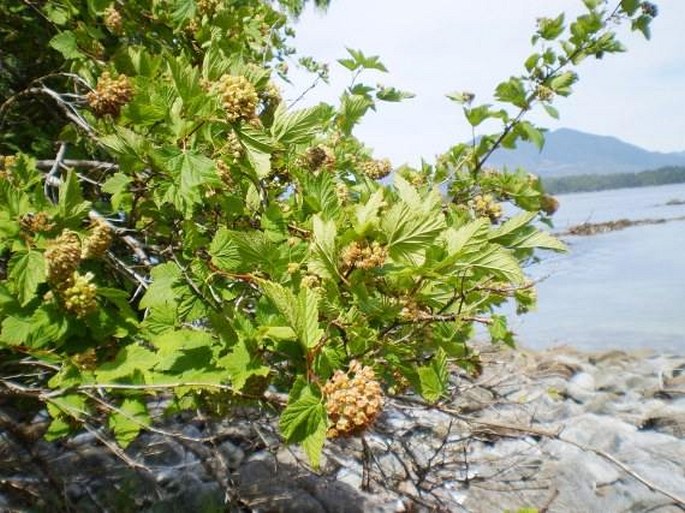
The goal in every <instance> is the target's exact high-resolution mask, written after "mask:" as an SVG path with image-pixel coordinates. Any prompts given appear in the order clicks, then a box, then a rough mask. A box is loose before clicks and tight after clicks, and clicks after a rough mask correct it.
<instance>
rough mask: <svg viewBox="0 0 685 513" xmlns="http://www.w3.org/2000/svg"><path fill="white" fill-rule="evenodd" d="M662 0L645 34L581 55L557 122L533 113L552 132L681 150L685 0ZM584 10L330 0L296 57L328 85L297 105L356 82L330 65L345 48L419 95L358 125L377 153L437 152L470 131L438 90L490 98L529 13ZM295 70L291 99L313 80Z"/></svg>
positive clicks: (305, 19)
mask: <svg viewBox="0 0 685 513" xmlns="http://www.w3.org/2000/svg"><path fill="white" fill-rule="evenodd" d="M657 5H658V7H659V15H658V17H657V18H656V19H655V20H654V21H653V23H652V39H651V41H645V40H644V38H643V37H642V36H641V34H639V33H636V32H630V31H627V30H625V31H621V32H620V33H621V40H622V41H623V42H624V45H625V46H626V47H627V48H628V51H627V52H626V53H622V54H613V55H607V56H605V57H604V58H603V59H602V60H596V59H586V60H585V61H584V62H583V63H581V65H580V67H579V68H578V69H577V71H578V73H579V75H580V81H579V82H578V83H577V84H576V85H575V86H574V93H573V94H572V95H571V97H569V98H559V99H558V100H557V101H556V102H555V104H554V105H555V107H557V108H558V110H559V111H560V114H561V116H560V120H559V121H555V120H553V119H552V118H550V117H549V116H547V115H546V114H544V113H540V114H535V113H533V114H532V116H531V117H530V118H529V119H530V120H531V121H533V122H536V123H538V124H540V125H541V126H543V127H546V128H550V129H554V128H560V127H567V128H573V129H576V130H582V131H584V132H589V133H594V134H599V135H610V136H615V137H618V138H619V139H621V140H623V141H626V142H628V143H631V144H635V145H637V146H640V147H642V148H645V149H648V150H652V151H664V152H668V151H685V29H683V25H684V24H685V1H683V0H657ZM583 9H584V7H583V5H582V2H581V0H548V1H541V0H480V1H469V2H466V1H460V0H424V1H423V2H417V1H416V0H332V2H331V6H330V8H329V9H328V11H327V12H326V13H321V12H319V11H316V10H315V9H313V8H309V9H308V10H307V11H306V12H305V13H304V14H303V15H302V16H301V18H300V20H299V21H298V23H297V24H296V27H295V28H296V31H297V36H296V38H295V40H294V45H295V47H296V48H297V49H298V52H299V55H310V56H312V57H314V58H316V59H318V60H319V61H323V62H328V63H329V64H330V67H331V80H330V85H327V84H321V85H319V86H318V87H316V88H315V89H313V90H312V91H310V92H309V93H308V94H307V95H306V96H305V98H304V99H303V100H302V101H301V102H300V103H299V105H300V106H305V105H309V104H316V103H317V102H319V101H327V102H330V103H335V102H336V100H337V98H338V97H339V95H340V93H341V92H342V90H343V89H344V88H345V87H346V86H347V85H349V83H350V79H351V74H350V72H349V71H348V70H346V69H344V68H343V67H342V66H340V65H339V64H338V63H337V62H336V60H337V59H339V58H344V57H346V55H347V52H346V50H345V48H346V47H350V48H353V49H357V50H362V51H363V52H364V53H365V54H366V55H378V56H380V58H381V61H382V62H383V63H384V64H385V66H386V67H387V68H388V70H389V73H380V72H375V71H370V72H366V73H365V74H364V75H362V80H360V81H362V82H363V81H366V83H369V84H372V85H373V84H376V83H382V84H384V85H390V86H394V87H397V88H399V89H402V90H407V91H411V92H412V93H414V94H415V95H416V97H415V98H413V99H411V100H407V101H405V102H402V103H399V104H395V103H382V104H381V105H380V106H379V108H378V110H377V112H375V113H374V112H372V113H370V114H368V115H367V117H366V118H365V120H364V121H363V123H362V125H360V126H359V127H358V128H357V129H356V130H355V134H356V135H357V136H358V137H360V139H361V140H363V141H364V142H365V143H367V144H368V145H369V146H370V147H372V148H374V156H375V157H376V158H383V157H389V158H390V159H391V160H392V161H393V163H394V164H395V165H399V164H402V163H409V164H413V165H416V164H418V162H419V161H420V158H422V157H423V158H426V159H427V160H429V161H432V160H433V158H434V157H435V156H436V155H437V154H439V153H442V152H443V151H445V150H446V149H448V148H449V147H450V146H451V145H453V144H455V143H457V142H461V141H465V140H469V139H470V134H471V131H470V127H469V126H468V124H467V123H466V122H465V121H464V120H463V115H462V113H461V110H460V106H459V105H457V104H455V103H453V102H451V101H450V100H448V99H447V98H446V97H445V95H446V94H447V93H450V92H453V91H470V92H473V93H475V94H476V100H475V104H478V103H483V102H485V103H490V102H492V101H493V99H492V91H493V90H494V88H495V86H496V85H497V84H498V83H499V82H501V81H503V80H505V79H507V78H508V77H509V76H511V75H519V74H521V73H522V72H523V69H524V68H523V62H524V61H525V59H526V57H527V56H528V55H530V54H531V53H532V51H533V48H532V47H531V46H530V37H531V35H532V34H533V33H534V31H535V20H536V19H537V18H538V17H540V16H556V15H558V14H559V13H561V12H565V13H567V18H566V19H567V20H568V19H571V16H573V15H574V14H578V13H580V12H581V11H582V10H583ZM290 67H291V70H292V69H293V68H295V66H294V65H291V66H290ZM292 79H293V84H292V86H289V87H287V88H286V89H285V91H284V93H285V96H286V99H293V98H296V97H297V96H299V94H300V93H301V92H303V91H304V90H306V89H307V87H308V86H309V85H310V84H311V78H310V77H307V76H304V75H302V74H299V73H297V72H295V73H293V75H292ZM363 79H365V80H363ZM492 128H493V127H488V131H490V130H491V129H492Z"/></svg>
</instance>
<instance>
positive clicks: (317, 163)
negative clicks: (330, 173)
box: [302, 145, 335, 172]
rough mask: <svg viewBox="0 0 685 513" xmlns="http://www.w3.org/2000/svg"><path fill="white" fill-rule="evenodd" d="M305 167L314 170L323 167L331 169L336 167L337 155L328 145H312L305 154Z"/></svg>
mask: <svg viewBox="0 0 685 513" xmlns="http://www.w3.org/2000/svg"><path fill="white" fill-rule="evenodd" d="M302 160H303V164H304V167H306V168H307V169H309V170H310V171H312V172H316V171H320V170H322V169H325V170H330V169H333V168H334V167H335V155H333V152H332V151H331V150H330V148H327V147H326V146H321V145H319V146H312V147H311V148H308V149H307V151H305V153H304V156H303V159H302Z"/></svg>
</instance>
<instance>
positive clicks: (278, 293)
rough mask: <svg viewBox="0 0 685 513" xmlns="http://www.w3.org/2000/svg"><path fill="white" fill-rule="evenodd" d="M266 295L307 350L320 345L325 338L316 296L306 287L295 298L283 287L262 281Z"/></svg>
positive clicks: (261, 284)
mask: <svg viewBox="0 0 685 513" xmlns="http://www.w3.org/2000/svg"><path fill="white" fill-rule="evenodd" d="M260 286H261V288H262V290H263V291H264V294H265V295H266V296H267V297H268V298H269V300H270V301H271V302H272V303H273V304H274V306H275V307H276V308H277V309H278V311H279V312H280V313H281V314H282V315H283V317H285V319H286V321H287V323H288V325H289V326H290V327H291V328H292V329H293V330H294V331H295V333H296V334H297V338H298V339H299V341H300V342H301V343H302V345H303V347H304V348H305V350H310V349H312V348H314V347H316V346H317V345H318V343H319V342H320V341H321V337H322V336H323V330H322V329H320V328H319V307H318V300H317V297H316V294H314V292H313V291H312V290H311V289H309V288H306V287H303V288H302V289H300V292H299V294H298V295H297V296H295V295H294V294H293V293H292V291H291V290H289V289H287V288H285V287H283V286H282V285H280V284H278V283H274V282H270V281H266V280H260Z"/></svg>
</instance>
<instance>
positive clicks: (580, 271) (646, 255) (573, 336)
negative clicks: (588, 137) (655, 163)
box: [510, 184, 685, 353]
mask: <svg viewBox="0 0 685 513" xmlns="http://www.w3.org/2000/svg"><path fill="white" fill-rule="evenodd" d="M559 200H560V203H561V207H560V209H559V210H558V212H557V214H555V216H554V222H555V230H559V231H563V230H564V229H565V228H567V227H569V226H572V225H575V224H579V223H582V222H585V221H588V222H602V221H610V220H617V219H622V218H627V219H657V218H675V217H680V216H685V205H667V203H668V202H669V201H670V200H681V201H685V184H677V185H666V186H659V187H649V188H640V189H621V190H613V191H603V192H593V193H582V194H566V195H561V196H559ZM564 240H565V242H566V243H567V244H568V246H569V249H570V251H569V253H568V254H563V255H558V254H550V253H545V254H543V255H542V261H541V262H540V263H538V264H534V265H532V266H531V267H529V269H528V274H529V275H531V276H532V277H534V278H545V279H544V280H543V281H542V282H541V283H539V285H538V308H537V310H536V311H534V312H531V313H529V314H527V315H524V316H516V315H510V323H511V326H512V327H513V328H514V331H515V332H516V333H517V334H518V340H519V342H520V343H521V344H522V345H523V346H527V347H531V348H538V349H539V348H545V347H550V346H555V345H560V344H568V345H571V346H574V347H578V348H580V349H586V350H594V349H596V350H605V349H638V348H652V349H655V350H658V351H667V352H677V353H684V352H685V221H672V222H668V223H664V224H654V225H641V226H634V227H629V228H626V229H624V230H620V231H615V232H611V233H606V234H600V235H594V236H590V237H566V238H564Z"/></svg>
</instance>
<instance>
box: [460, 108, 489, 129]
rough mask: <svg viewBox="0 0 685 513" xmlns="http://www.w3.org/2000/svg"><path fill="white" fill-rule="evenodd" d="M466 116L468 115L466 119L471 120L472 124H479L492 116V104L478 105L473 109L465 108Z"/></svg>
mask: <svg viewBox="0 0 685 513" xmlns="http://www.w3.org/2000/svg"><path fill="white" fill-rule="evenodd" d="M464 116H466V120H467V121H468V122H469V124H470V125H471V126H474V127H475V126H478V125H480V124H481V123H482V122H483V121H485V120H486V119H489V118H490V117H492V116H491V112H490V105H488V104H485V105H479V106H478V107H473V108H471V109H469V108H465V109H464Z"/></svg>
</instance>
